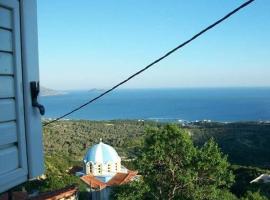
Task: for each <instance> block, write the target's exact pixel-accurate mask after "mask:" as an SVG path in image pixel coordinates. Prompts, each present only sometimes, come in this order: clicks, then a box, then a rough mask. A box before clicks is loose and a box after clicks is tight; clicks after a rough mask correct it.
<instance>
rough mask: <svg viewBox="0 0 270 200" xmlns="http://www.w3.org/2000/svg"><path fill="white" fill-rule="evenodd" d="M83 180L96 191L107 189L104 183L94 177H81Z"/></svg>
mask: <svg viewBox="0 0 270 200" xmlns="http://www.w3.org/2000/svg"><path fill="white" fill-rule="evenodd" d="M81 180H82V181H83V182H85V183H86V184H87V185H89V186H90V187H91V188H95V189H101V190H102V189H103V188H105V187H106V183H103V182H102V181H100V180H98V179H96V178H95V177H94V176H93V175H91V174H89V175H85V176H82V177H81Z"/></svg>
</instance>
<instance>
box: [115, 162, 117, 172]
mask: <svg viewBox="0 0 270 200" xmlns="http://www.w3.org/2000/svg"><path fill="white" fill-rule="evenodd" d="M117 169H118V167H117V163H115V171H117Z"/></svg>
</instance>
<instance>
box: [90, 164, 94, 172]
mask: <svg viewBox="0 0 270 200" xmlns="http://www.w3.org/2000/svg"><path fill="white" fill-rule="evenodd" d="M90 172H91V173H93V164H92V163H90Z"/></svg>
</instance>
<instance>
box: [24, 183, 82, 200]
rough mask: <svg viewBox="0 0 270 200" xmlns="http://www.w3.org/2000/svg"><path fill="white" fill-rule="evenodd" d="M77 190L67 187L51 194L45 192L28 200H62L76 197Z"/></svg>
mask: <svg viewBox="0 0 270 200" xmlns="http://www.w3.org/2000/svg"><path fill="white" fill-rule="evenodd" d="M77 192H78V189H77V188H76V187H75V186H69V187H66V188H62V189H59V190H55V191H52V192H46V193H43V194H40V195H39V196H36V197H32V198H29V199H30V200H60V199H61V200H62V199H66V198H70V197H72V196H75V195H77Z"/></svg>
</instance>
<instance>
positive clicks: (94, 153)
mask: <svg viewBox="0 0 270 200" xmlns="http://www.w3.org/2000/svg"><path fill="white" fill-rule="evenodd" d="M83 161H84V162H85V163H88V162H92V163H104V164H105V163H109V162H112V163H116V162H119V161H121V158H120V157H119V156H118V153H117V152H116V151H115V149H114V148H113V147H111V146H110V145H107V144H104V143H103V142H101V141H100V142H99V144H95V145H94V146H92V147H91V148H90V149H88V151H87V153H86V154H85V156H84V159H83Z"/></svg>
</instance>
